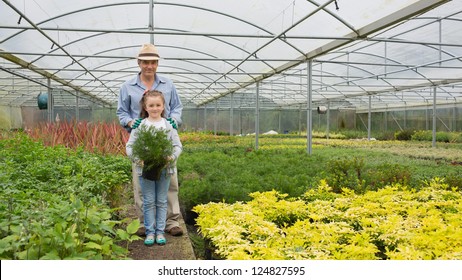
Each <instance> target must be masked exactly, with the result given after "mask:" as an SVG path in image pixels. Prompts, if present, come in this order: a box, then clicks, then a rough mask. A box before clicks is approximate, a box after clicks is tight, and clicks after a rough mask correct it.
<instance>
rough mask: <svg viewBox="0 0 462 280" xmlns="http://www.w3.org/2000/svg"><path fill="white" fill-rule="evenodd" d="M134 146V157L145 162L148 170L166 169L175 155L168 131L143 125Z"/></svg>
mask: <svg viewBox="0 0 462 280" xmlns="http://www.w3.org/2000/svg"><path fill="white" fill-rule="evenodd" d="M137 135H138V137H137V138H136V140H135V142H134V143H133V145H132V149H133V156H134V157H135V158H137V159H140V160H142V161H143V162H144V165H145V167H146V168H147V169H151V168H154V167H164V166H166V165H167V163H168V157H169V156H171V155H172V153H173V144H172V142H171V141H170V140H169V139H168V137H167V131H166V130H164V129H156V128H155V127H153V126H147V125H142V126H140V127H139V128H138V129H137Z"/></svg>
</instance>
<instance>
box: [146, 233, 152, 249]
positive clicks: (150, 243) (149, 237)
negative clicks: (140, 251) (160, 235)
mask: <svg viewBox="0 0 462 280" xmlns="http://www.w3.org/2000/svg"><path fill="white" fill-rule="evenodd" d="M144 245H146V246H152V245H154V234H148V236H146V239H145V240H144Z"/></svg>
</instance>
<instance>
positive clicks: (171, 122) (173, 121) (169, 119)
mask: <svg viewBox="0 0 462 280" xmlns="http://www.w3.org/2000/svg"><path fill="white" fill-rule="evenodd" d="M167 121H168V122H169V123H170V124H171V125H172V126H173V128H174V129H176V130H178V125H177V124H176V120H175V119H174V118H168V119H167Z"/></svg>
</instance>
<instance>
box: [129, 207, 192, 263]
mask: <svg viewBox="0 0 462 280" xmlns="http://www.w3.org/2000/svg"><path fill="white" fill-rule="evenodd" d="M128 212H129V213H135V210H134V209H130V211H128ZM134 217H136V216H135V215H132V218H134ZM180 226H181V228H182V229H183V232H184V234H183V235H181V236H172V235H170V234H168V233H166V234H165V237H166V239H167V244H166V245H163V246H159V245H157V244H154V246H150V247H147V246H145V245H144V236H141V239H140V240H137V241H133V242H132V243H130V245H128V250H129V255H128V257H129V258H131V259H134V260H195V259H196V257H195V254H194V250H193V247H192V244H191V240H190V239H189V234H188V230H187V227H186V225H185V223H184V220H183V218H182V217H181V219H180ZM139 233H140V235H141V233H142V232H141V231H139Z"/></svg>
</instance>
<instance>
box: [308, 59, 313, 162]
mask: <svg viewBox="0 0 462 280" xmlns="http://www.w3.org/2000/svg"><path fill="white" fill-rule="evenodd" d="M312 67H313V61H312V60H308V63H307V68H306V70H307V75H308V76H307V79H306V83H307V99H308V100H307V106H306V107H307V110H306V141H307V143H306V152H307V153H308V154H309V155H311V150H312V149H311V148H312V147H311V144H312V141H313V140H312V137H313V131H312V130H313V119H312V116H313V112H312V111H311V106H312V104H311V102H312V97H313V96H312V92H311V90H312V85H313V83H312V80H311V79H312V74H313V73H312V72H313V71H312Z"/></svg>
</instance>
